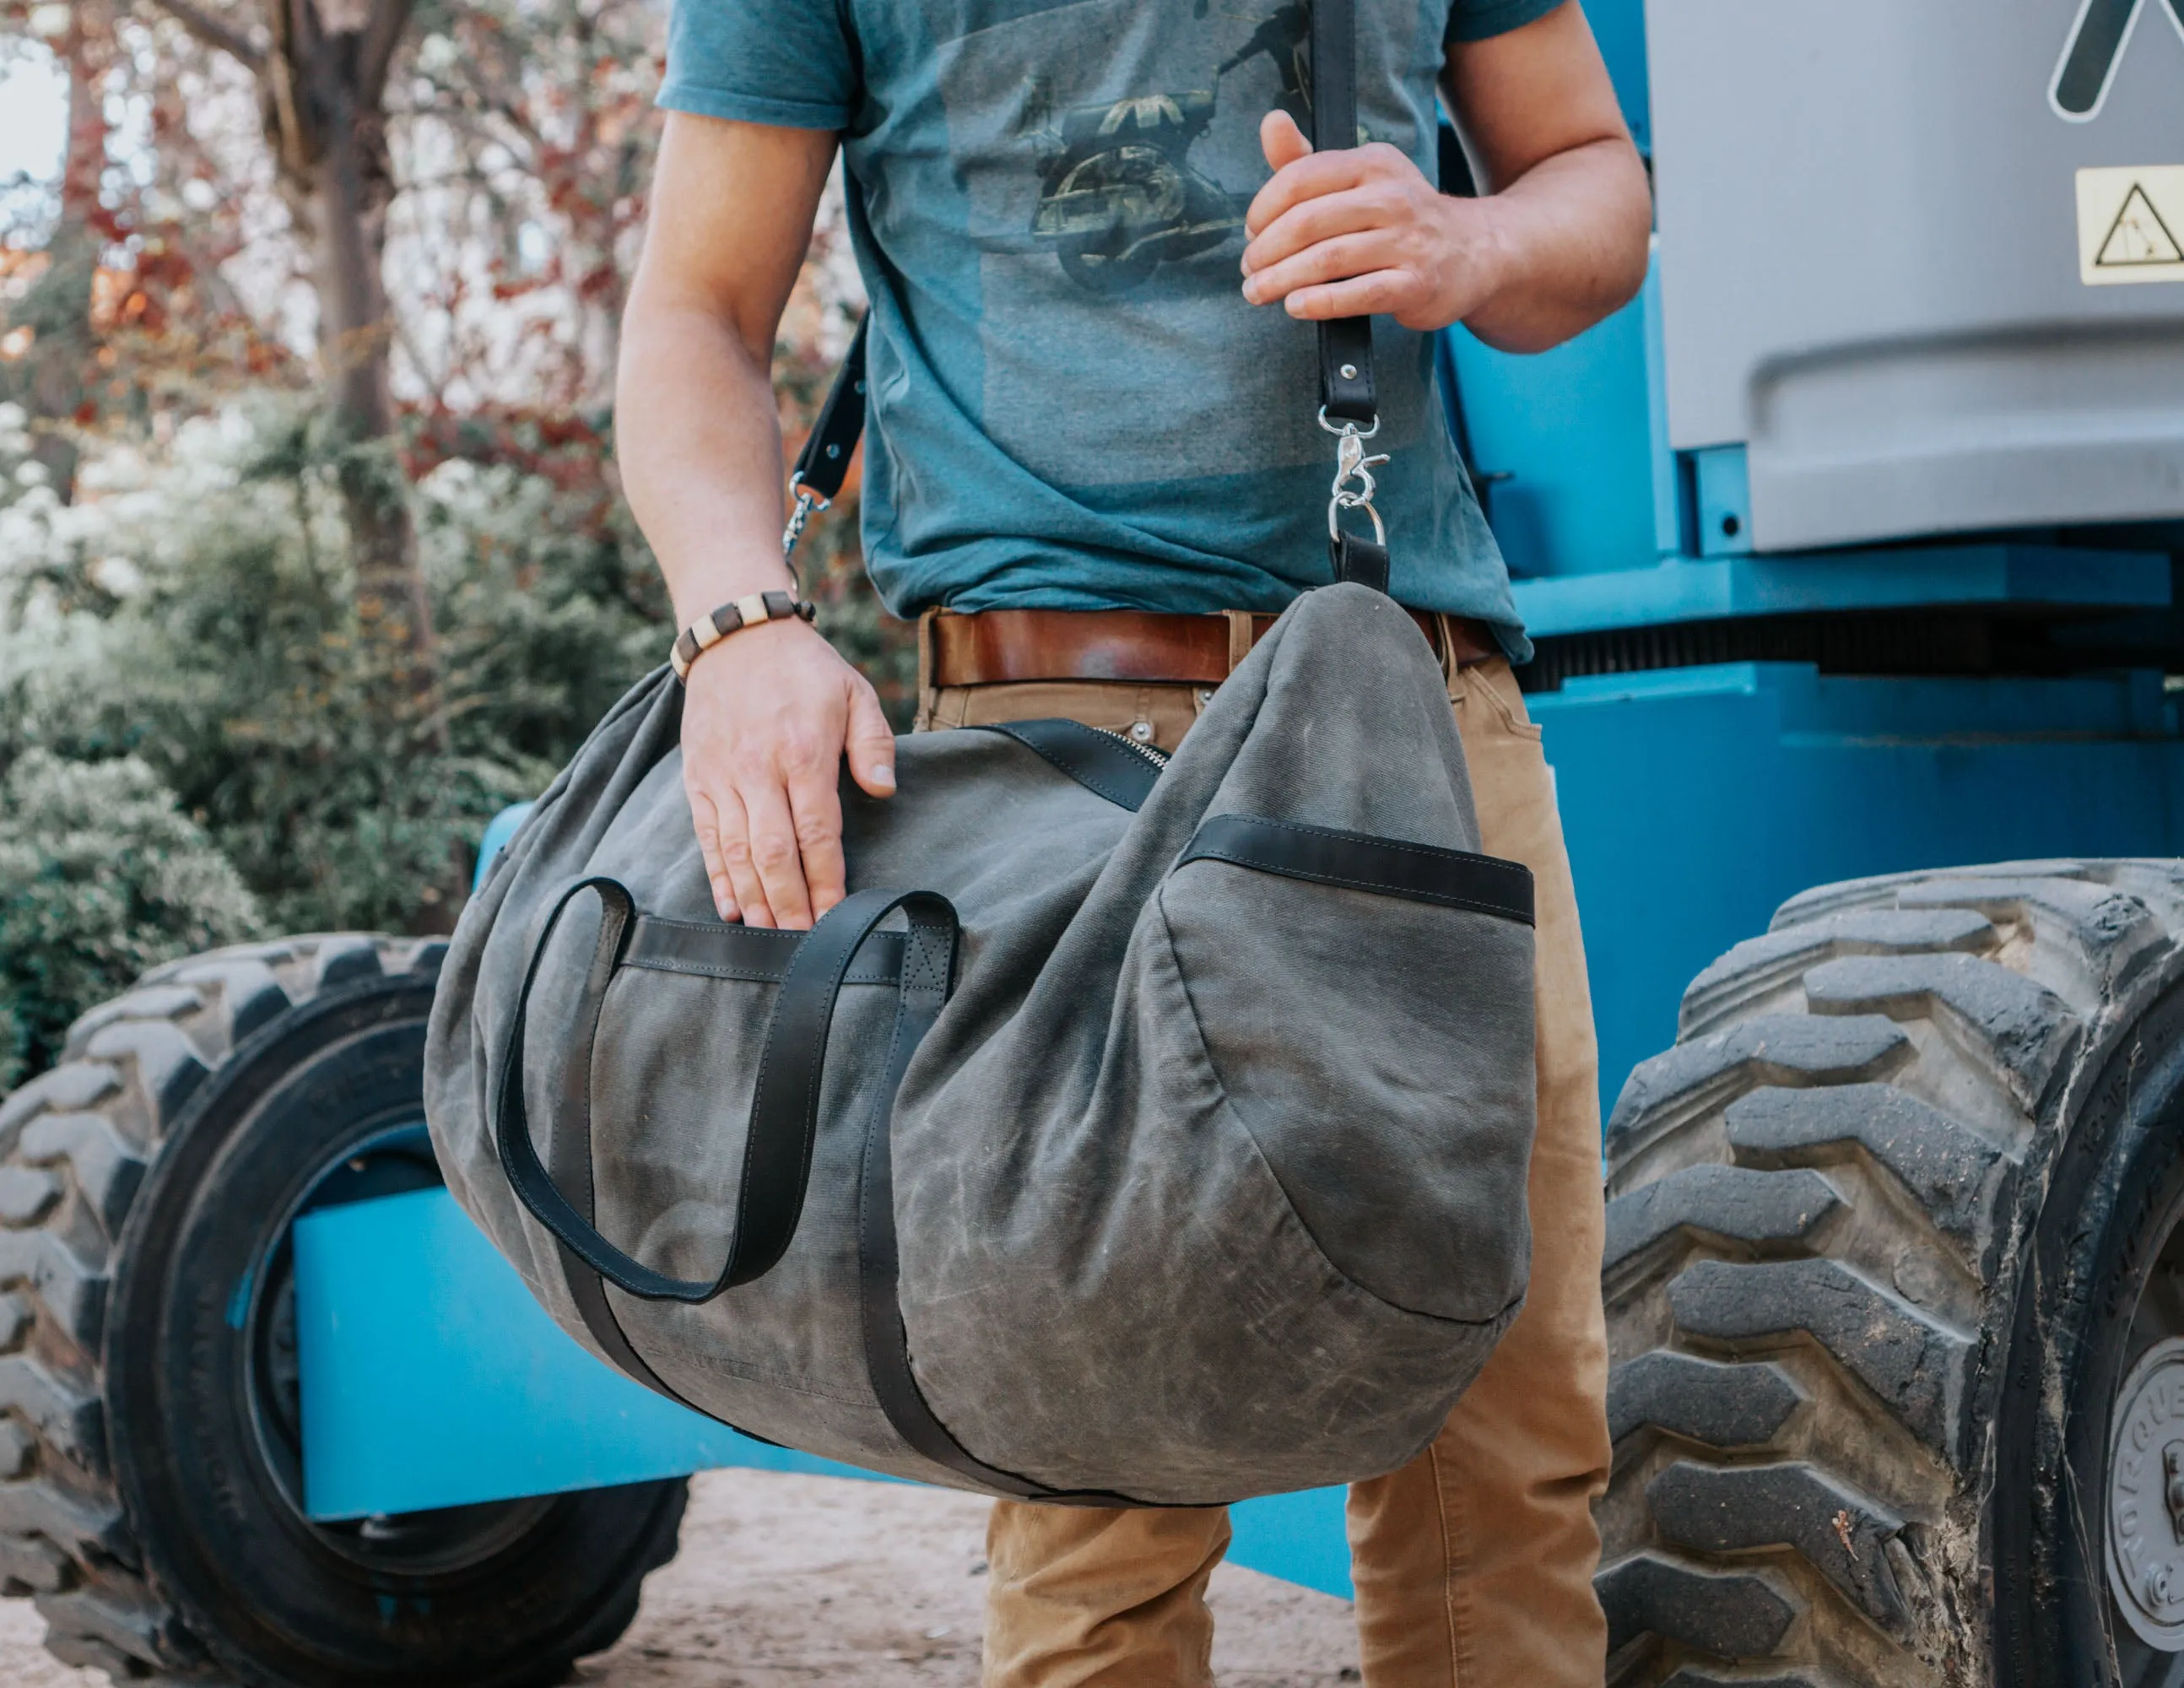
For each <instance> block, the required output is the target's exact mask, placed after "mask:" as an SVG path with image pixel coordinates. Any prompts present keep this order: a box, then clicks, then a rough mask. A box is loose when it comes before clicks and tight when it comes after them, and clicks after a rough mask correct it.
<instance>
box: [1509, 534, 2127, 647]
mask: <svg viewBox="0 0 2184 1688" xmlns="http://www.w3.org/2000/svg"><path fill="white" fill-rule="evenodd" d="M2170 589H2171V573H2170V562H2169V559H2168V558H2167V557H2166V556H2164V555H2162V554H2159V553H2157V552H2150V551H2093V550H2082V549H2073V548H2070V547H2065V546H2060V545H2017V544H2004V543H1977V544H1959V545H1930V546H1920V547H1907V548H1906V549H1903V550H1898V551H1844V552H1815V553H1812V554H1808V555H1804V556H1797V557H1720V558H1709V559H1708V560H1704V561H1694V560H1691V559H1689V558H1682V557H1672V558H1669V559H1668V560H1666V561H1663V562H1660V563H1658V564H1656V565H1652V566H1651V567H1649V568H1646V569H1632V570H1624V571H1619V572H1616V573H1613V574H1585V575H1575V576H1570V577H1563V578H1559V579H1554V580H1523V581H1518V582H1517V583H1516V595H1517V613H1518V615H1519V616H1522V617H1523V618H1524V627H1525V629H1526V631H1527V632H1529V633H1530V634H1531V635H1532V637H1533V638H1551V637H1552V636H1554V635H1556V634H1557V633H1583V632H1598V631H1600V630H1602V629H1604V628H1610V627H1653V626H1658V625H1660V624H1662V623H1664V622H1671V621H1719V620H1721V619H1723V618H1724V617H1728V616H1779V615H1785V614H1789V613H1792V612H1797V611H1811V610H1882V609H1909V608H1914V607H1916V606H1919V605H1934V604H2017V605H2021V606H2024V607H2026V608H2037V607H2042V606H2045V607H2052V608H2074V609H2075V608H2088V609H2091V608H2099V609H2114V610H2159V609H2165V608H2167V607H2168V604H2169V602H2170Z"/></svg>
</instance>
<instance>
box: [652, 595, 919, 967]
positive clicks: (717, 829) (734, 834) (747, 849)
mask: <svg viewBox="0 0 2184 1688" xmlns="http://www.w3.org/2000/svg"><path fill="white" fill-rule="evenodd" d="M685 683H686V695H685V697H684V698H683V700H682V783H683V787H684V789H685V790H686V791H687V792H688V795H689V799H690V815H691V819H692V820H693V821H694V822H695V823H696V826H697V829H698V844H699V849H700V850H703V851H704V853H705V877H706V878H707V880H708V881H710V883H711V885H712V888H713V903H714V905H715V906H716V908H718V909H719V910H720V912H721V919H723V920H735V919H738V917H740V918H741V919H742V921H743V922H744V925H746V926H777V927H792V928H798V929H799V930H800V929H802V928H807V927H809V926H811V923H812V922H814V921H816V920H817V919H818V917H819V916H821V915H822V914H824V913H826V912H827V910H828V909H830V908H832V907H833V906H834V905H835V904H837V903H838V902H840V901H841V900H842V898H843V896H844V894H845V892H846V889H847V883H846V876H845V872H844V866H843V861H842V802H841V797H840V795H839V791H838V779H839V777H840V772H841V766H842V760H843V758H844V755H847V756H848V758H849V764H850V777H851V778H852V779H854V780H855V781H856V783H857V784H858V785H859V786H860V787H861V788H862V789H863V790H865V791H866V793H868V794H871V795H872V796H874V797H891V796H893V795H894V733H893V731H892V730H891V729H890V728H889V726H888V723H887V717H886V716H884V715H883V714H882V713H881V711H880V700H879V698H878V696H877V694H875V693H874V692H873V690H872V685H871V682H868V681H867V680H866V678H865V677H864V676H863V675H861V674H860V673H858V672H857V671H856V670H855V669H854V668H852V667H851V666H850V665H849V664H848V663H846V662H844V660H842V659H841V657H840V656H838V655H836V654H835V651H834V648H833V646H832V645H830V644H828V643H827V641H826V640H824V639H823V638H820V637H819V635H818V634H817V633H816V632H813V631H812V629H811V627H808V626H806V625H805V623H804V622H802V621H774V622H768V623H766V624H764V625H762V626H760V627H749V628H745V629H744V630H743V631H741V632H737V633H735V634H733V635H732V636H731V637H730V638H727V639H726V640H724V641H722V642H721V643H720V644H719V645H718V646H716V647H715V648H714V649H710V650H708V651H705V652H704V653H702V654H701V655H699V658H698V660H697V661H695V662H694V663H693V664H691V666H690V676H689V678H688V681H687V682H685Z"/></svg>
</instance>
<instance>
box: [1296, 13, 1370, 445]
mask: <svg viewBox="0 0 2184 1688" xmlns="http://www.w3.org/2000/svg"><path fill="white" fill-rule="evenodd" d="M1356 145H1357V0H1312V150H1313V151H1314V152H1316V153H1326V152H1333V151H1337V150H1341V149H1346V148H1351V147H1354V146H1356ZM1319 402H1320V403H1321V404H1323V405H1325V406H1326V407H1327V414H1328V415H1329V416H1330V417H1332V418H1333V419H1334V420H1335V421H1344V422H1370V421H1372V420H1373V417H1374V416H1375V415H1378V414H1379V399H1378V398H1377V397H1376V396H1375V394H1374V392H1373V319H1372V318H1371V317H1369V316H1345V317H1338V318H1336V319H1335V320H1333V321H1331V322H1323V323H1321V324H1320V325H1319Z"/></svg>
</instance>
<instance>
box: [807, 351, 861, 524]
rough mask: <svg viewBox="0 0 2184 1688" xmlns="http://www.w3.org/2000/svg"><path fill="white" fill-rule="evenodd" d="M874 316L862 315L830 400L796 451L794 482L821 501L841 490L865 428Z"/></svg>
mask: <svg viewBox="0 0 2184 1688" xmlns="http://www.w3.org/2000/svg"><path fill="white" fill-rule="evenodd" d="M871 321H872V319H871V318H870V317H869V316H866V317H863V318H861V319H859V320H858V323H857V332H856V335H855V337H854V338H853V339H851V340H850V349H849V350H848V352H846V353H845V354H844V355H843V358H842V366H841V368H840V369H838V370H835V371H834V384H833V387H830V388H828V389H827V402H826V404H823V405H822V406H821V407H820V409H819V418H818V420H817V421H815V422H813V423H812V425H811V437H810V438H808V439H806V440H805V442H804V449H803V450H802V451H800V452H799V453H797V454H796V468H795V471H794V475H793V476H792V477H791V484H792V485H794V486H799V487H805V488H807V489H808V490H809V491H810V492H811V493H812V494H813V495H814V496H815V497H816V498H817V499H818V500H819V501H820V502H821V503H822V504H830V503H832V502H833V498H834V494H835V493H838V492H840V491H841V490H842V482H843V481H844V479H845V478H846V477H847V476H848V475H849V472H850V458H851V457H853V456H854V455H855V454H856V449H857V437H858V436H859V435H860V434H861V433H863V432H864V431H865V332H866V328H867V327H868V326H869V325H870V323H871Z"/></svg>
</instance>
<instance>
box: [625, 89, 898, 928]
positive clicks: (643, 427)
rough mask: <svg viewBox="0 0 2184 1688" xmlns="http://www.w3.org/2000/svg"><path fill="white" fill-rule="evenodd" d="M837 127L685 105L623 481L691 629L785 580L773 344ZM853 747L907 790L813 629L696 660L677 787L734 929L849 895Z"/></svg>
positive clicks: (670, 134)
mask: <svg viewBox="0 0 2184 1688" xmlns="http://www.w3.org/2000/svg"><path fill="white" fill-rule="evenodd" d="M834 144H835V142H834V136H833V135H831V134H828V133H826V132H824V131H819V130H809V129H777V128H772V127H766V126H761V125H756V124H749V123H729V122H724V121H721V120H718V119H715V118H709V117H694V116H690V115H688V114H683V113H671V114H669V116H668V119H667V130H666V137H665V139H664V141H663V142H662V144H661V147H660V160H659V164H658V165H657V167H656V169H655V173H654V176H653V187H652V208H651V214H650V217H649V220H648V222H647V225H646V228H645V237H644V254H643V258H642V259H641V260H640V261H639V263H638V270H637V278H636V281H635V282H634V283H633V284H632V287H631V289H630V296H629V308H628V310H627V314H626V315H625V316H624V318H623V321H622V341H621V367H620V368H619V370H617V371H616V393H615V398H616V403H615V438H616V457H617V460H619V462H620V464H621V476H622V485H623V487H624V488H625V490H626V491H627V493H628V496H629V501H630V506H631V508H632V510H635V511H636V513H637V519H638V523H639V524H640V525H641V526H643V529H644V534H645V538H648V539H649V540H650V541H651V542H652V547H653V549H654V551H655V553H656V554H658V556H659V558H660V568H661V571H663V572H664V573H665V574H666V577H667V586H668V590H669V592H670V593H671V595H672V597H673V599H674V600H675V615H676V619H677V623H678V624H679V625H681V626H684V627H687V626H688V625H689V624H690V623H691V622H692V621H695V620H697V619H698V617H699V616H703V615H705V614H706V613H707V612H708V611H710V610H713V609H714V608H716V606H718V605H720V604H725V603H727V601H728V600H730V599H735V598H740V597H743V596H744V595H745V594H746V593H754V592H763V591H768V590H772V589H774V588H786V587H787V586H788V583H789V577H788V569H787V567H786V566H785V565H783V561H782V557H781V526H782V521H783V509H782V454H781V432H780V427H779V425H778V423H777V421H776V418H775V413H774V400H773V337H774V331H775V329H776V328H777V326H779V324H780V321H781V312H782V307H783V305H784V304H786V303H787V302H788V293H789V289H790V288H791V287H794V285H795V281H796V272H797V270H798V268H799V265H801V264H802V263H803V260H804V253H805V248H806V246H807V245H808V244H809V243H810V241H811V220H812V217H813V214H815V212H816V209H817V208H818V203H819V195H820V193H821V192H822V189H823V188H824V187H825V186H826V181H827V170H828V169H829V168H830V167H831V166H832V164H833V157H834ZM845 749H846V750H847V753H848V755H849V759H850V774H851V776H852V777H854V778H855V780H856V782H857V783H858V784H859V785H860V786H861V787H862V788H864V789H865V790H866V791H867V792H869V793H871V794H872V795H873V796H875V797H885V796H888V795H889V794H891V793H892V792H893V791H894V734H893V733H891V732H890V731H889V727H888V724H887V719H886V717H885V716H883V714H882V713H881V710H880V705H879V699H878V698H877V696H876V695H875V694H873V691H872V687H871V686H870V685H869V684H868V683H867V682H866V680H865V678H864V677H863V676H861V674H859V673H858V672H857V671H855V669H854V668H852V667H850V665H849V664H848V663H846V662H844V661H843V660H842V659H841V658H840V657H839V656H838V655H836V654H835V652H834V649H833V647H832V646H831V645H829V644H828V643H827V642H826V640H824V639H823V638H820V637H819V635H818V634H817V633H816V632H814V631H813V630H812V629H811V627H808V626H806V625H805V623H804V622H802V621H769V622H766V623H764V624H762V625H760V626H758V627H750V628H746V629H744V630H743V631H741V632H737V633H734V634H733V635H732V636H731V637H730V638H727V639H726V640H725V641H723V642H722V643H721V644H719V645H717V646H716V647H714V648H713V649H710V650H709V651H706V652H705V653H703V654H702V655H700V656H699V659H698V660H697V661H696V662H694V664H692V665H691V668H690V675H689V679H688V682H687V695H686V696H685V698H684V700H683V705H682V777H683V783H684V786H685V788H687V790H688V795H689V799H690V811H691V817H692V819H693V820H694V822H695V823H696V826H697V830H698V841H699V845H700V846H701V847H702V849H703V850H704V852H705V873H706V877H708V878H709V879H710V881H711V883H712V889H713V900H714V902H715V904H716V905H717V906H718V908H719V910H720V911H721V918H722V919H724V920H734V919H737V918H738V917H740V918H741V919H742V920H743V921H744V922H745V923H746V924H747V925H751V926H783V927H799V928H800V927H808V926H810V925H811V923H812V922H813V921H814V920H815V919H816V918H817V917H818V916H820V915H822V914H824V913H825V912H826V911H827V910H828V909H829V908H831V907H833V905H834V904H836V903H838V902H839V901H840V900H841V899H842V895H843V892H844V869H843V862H842V807H841V799H840V798H839V796H838V788H837V781H838V778H839V776H840V770H841V764H842V757H843V755H844V750H845Z"/></svg>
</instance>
